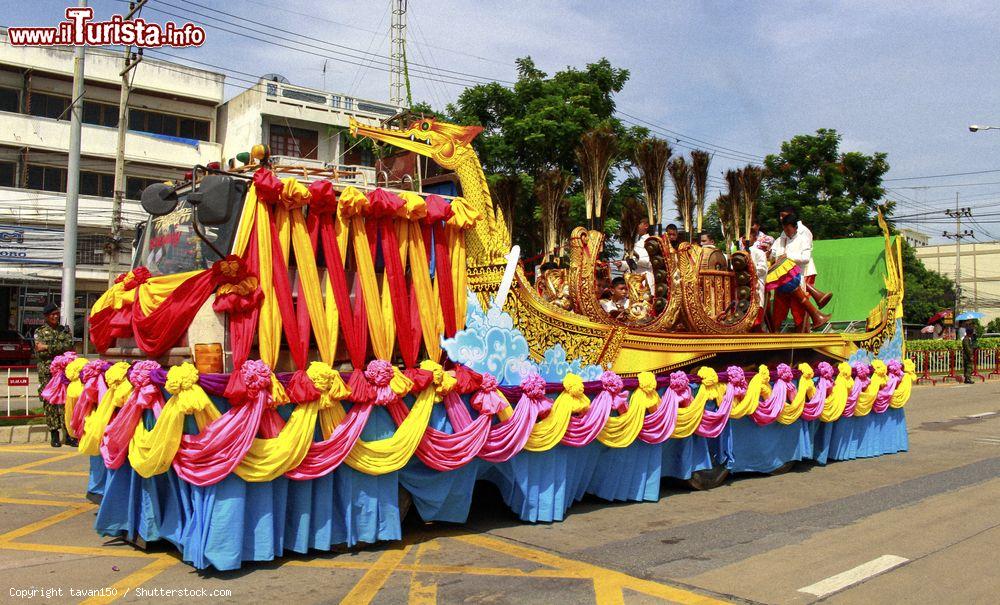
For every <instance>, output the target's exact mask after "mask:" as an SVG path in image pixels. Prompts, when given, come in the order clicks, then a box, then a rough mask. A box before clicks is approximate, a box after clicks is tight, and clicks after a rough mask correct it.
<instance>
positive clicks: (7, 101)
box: [0, 88, 21, 113]
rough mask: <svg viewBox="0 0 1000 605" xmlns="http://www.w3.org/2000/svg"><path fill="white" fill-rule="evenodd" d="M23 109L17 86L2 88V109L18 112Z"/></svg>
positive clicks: (0, 90)
mask: <svg viewBox="0 0 1000 605" xmlns="http://www.w3.org/2000/svg"><path fill="white" fill-rule="evenodd" d="M20 110H21V103H20V102H19V95H18V94H17V89H16V88H0V111H11V112H14V113H16V112H18V111H20Z"/></svg>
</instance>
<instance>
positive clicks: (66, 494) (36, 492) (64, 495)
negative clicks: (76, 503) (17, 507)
mask: <svg viewBox="0 0 1000 605" xmlns="http://www.w3.org/2000/svg"><path fill="white" fill-rule="evenodd" d="M27 493H28V494H29V495H31V496H55V497H57V498H69V499H71V500H83V499H84V497H83V496H81V495H80V494H71V493H69V492H50V491H45V490H42V489H33V490H28V492H27ZM65 504H69V503H65Z"/></svg>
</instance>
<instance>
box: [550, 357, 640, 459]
mask: <svg viewBox="0 0 1000 605" xmlns="http://www.w3.org/2000/svg"><path fill="white" fill-rule="evenodd" d="M601 387H602V388H601V392H600V393H599V394H598V395H597V397H594V400H593V401H591V402H590V407H589V408H588V409H587V411H586V412H584V413H583V414H581V415H579V416H576V415H574V416H573V417H571V418H570V421H569V426H568V427H567V428H566V434H565V435H563V438H562V441H561V443H563V444H564V445H569V446H572V447H583V446H585V445H587V444H588V443H590V442H592V441H593V440H594V439H597V435H598V434H600V432H601V431H602V430H604V425H605V424H607V423H608V417H609V416H610V415H611V410H613V409H614V410H618V411H619V413H623V412H624V410H626V409H628V395H627V394H626V393H625V391H624V389H625V387H624V385H623V384H622V379H621V377H619V376H618V375H617V374H615V373H614V372H604V373H603V374H601Z"/></svg>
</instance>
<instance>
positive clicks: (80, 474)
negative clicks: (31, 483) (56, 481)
mask: <svg viewBox="0 0 1000 605" xmlns="http://www.w3.org/2000/svg"><path fill="white" fill-rule="evenodd" d="M11 472H12V473H17V474H19V475H49V476H52V477H89V476H90V473H85V472H83V471H43V470H35V469H28V470H16V471H11ZM3 473H4V471H2V470H0V474H3Z"/></svg>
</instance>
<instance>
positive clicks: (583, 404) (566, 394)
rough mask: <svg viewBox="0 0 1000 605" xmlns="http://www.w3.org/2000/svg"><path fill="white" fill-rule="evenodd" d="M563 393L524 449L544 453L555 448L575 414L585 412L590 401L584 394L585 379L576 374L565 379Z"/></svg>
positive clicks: (534, 428) (536, 428)
mask: <svg viewBox="0 0 1000 605" xmlns="http://www.w3.org/2000/svg"><path fill="white" fill-rule="evenodd" d="M562 383H563V392H562V393H560V394H559V396H558V397H556V400H555V401H554V402H553V403H552V411H551V412H549V415H548V416H546V417H545V418H543V419H542V420H539V421H538V422H537V423H535V426H534V427H533V428H532V429H531V435H529V436H528V442H527V444H525V446H524V449H526V450H528V451H529V452H544V451H546V450H550V449H552V448H554V447H555V446H556V445H557V444H558V443H559V441H561V440H562V438H563V435H565V434H566V429H567V428H568V427H569V421H570V417H572V415H573V414H579V413H582V412H585V411H586V410H587V409H588V408H589V407H590V400H589V399H587V396H586V395H585V394H584V393H583V379H582V378H580V377H579V376H577V375H576V374H567V375H566V377H565V378H563V382H562Z"/></svg>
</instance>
